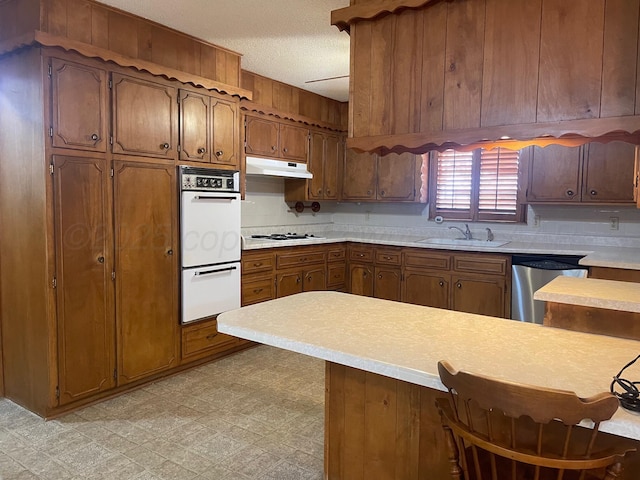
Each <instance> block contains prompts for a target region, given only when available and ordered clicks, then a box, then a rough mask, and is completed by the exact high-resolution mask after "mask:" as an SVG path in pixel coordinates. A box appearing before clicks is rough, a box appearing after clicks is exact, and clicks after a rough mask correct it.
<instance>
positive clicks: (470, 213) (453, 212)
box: [428, 148, 527, 223]
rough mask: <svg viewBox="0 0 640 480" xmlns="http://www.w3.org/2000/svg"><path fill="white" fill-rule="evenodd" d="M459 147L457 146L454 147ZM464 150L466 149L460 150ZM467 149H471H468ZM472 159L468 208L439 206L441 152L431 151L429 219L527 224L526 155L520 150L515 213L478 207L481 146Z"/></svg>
mask: <svg viewBox="0 0 640 480" xmlns="http://www.w3.org/2000/svg"><path fill="white" fill-rule="evenodd" d="M452 150H456V149H452ZM459 151H462V152H464V151H465V150H459ZM467 151H468V150H467ZM472 152H473V162H472V168H471V202H470V207H469V209H468V210H460V209H445V208H436V198H437V194H438V192H437V189H438V186H437V185H438V153H439V152H438V151H432V152H430V153H429V154H428V157H429V219H434V218H435V217H436V216H441V217H443V218H444V219H445V220H460V221H468V222H496V223H524V222H526V212H527V205H526V203H524V196H523V188H522V186H523V183H524V181H525V175H524V172H525V171H526V168H527V165H526V164H527V156H526V153H525V151H524V150H520V152H519V153H520V155H519V161H518V181H517V199H516V210H515V213H513V214H507V213H497V212H495V211H492V212H486V211H480V210H479V201H480V200H479V198H480V197H479V193H480V167H481V165H480V156H481V154H482V148H476V149H473V150H472Z"/></svg>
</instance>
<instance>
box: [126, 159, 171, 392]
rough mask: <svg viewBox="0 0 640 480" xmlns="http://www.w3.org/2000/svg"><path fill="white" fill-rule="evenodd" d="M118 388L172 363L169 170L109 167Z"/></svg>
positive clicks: (131, 165) (162, 167)
mask: <svg viewBox="0 0 640 480" xmlns="http://www.w3.org/2000/svg"><path fill="white" fill-rule="evenodd" d="M114 170H115V179H114V212H115V213H114V214H115V218H114V225H115V247H116V324H117V328H118V371H119V377H118V384H125V383H129V382H133V381H135V380H139V379H141V378H144V377H146V376H149V375H152V374H154V373H158V372H161V371H163V370H166V369H168V368H170V367H173V366H175V365H176V363H177V351H176V350H177V349H176V347H177V345H178V315H177V305H176V299H177V298H178V290H177V288H176V285H177V277H178V265H177V262H176V258H177V256H176V255H174V251H175V236H176V234H175V231H176V230H175V229H176V219H177V205H178V202H177V198H176V192H177V185H176V181H175V168H174V167H173V166H165V165H156V164H146V163H137V162H136V163H129V162H114Z"/></svg>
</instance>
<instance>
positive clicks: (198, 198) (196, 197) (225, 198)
mask: <svg viewBox="0 0 640 480" xmlns="http://www.w3.org/2000/svg"><path fill="white" fill-rule="evenodd" d="M194 198H195V199H196V200H237V199H238V197H205V196H204V195H196V196H195V197H194Z"/></svg>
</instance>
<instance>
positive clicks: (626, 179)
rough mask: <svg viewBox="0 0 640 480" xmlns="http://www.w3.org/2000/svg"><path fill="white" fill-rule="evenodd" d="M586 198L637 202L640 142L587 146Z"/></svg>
mask: <svg viewBox="0 0 640 480" xmlns="http://www.w3.org/2000/svg"><path fill="white" fill-rule="evenodd" d="M585 149H586V151H585V159H584V167H583V168H584V173H583V176H582V179H583V185H582V201H583V202H610V203H618V202H621V203H633V189H634V175H633V165H634V158H635V149H636V146H635V145H633V144H631V143H625V142H611V143H590V144H589V145H586V146H585Z"/></svg>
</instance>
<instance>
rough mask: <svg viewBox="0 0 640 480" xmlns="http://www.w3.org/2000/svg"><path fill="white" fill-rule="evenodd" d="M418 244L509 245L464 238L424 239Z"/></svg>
mask: <svg viewBox="0 0 640 480" xmlns="http://www.w3.org/2000/svg"><path fill="white" fill-rule="evenodd" d="M418 243H430V244H431V245H451V246H455V247H458V246H460V247H464V246H469V247H501V246H503V245H506V244H507V243H509V242H508V241H501V240H480V239H473V240H467V239H466V238H425V239H424V240H418Z"/></svg>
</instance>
